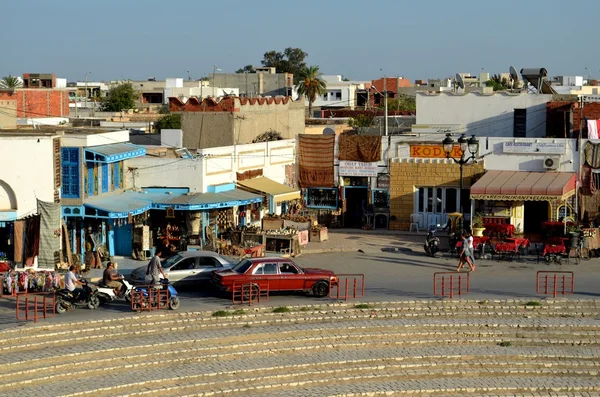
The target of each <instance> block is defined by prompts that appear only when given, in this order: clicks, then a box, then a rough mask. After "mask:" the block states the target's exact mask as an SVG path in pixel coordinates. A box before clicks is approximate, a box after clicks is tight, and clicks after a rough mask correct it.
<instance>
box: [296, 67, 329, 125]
mask: <svg viewBox="0 0 600 397" xmlns="http://www.w3.org/2000/svg"><path fill="white" fill-rule="evenodd" d="M320 75H321V73H319V67H318V66H315V65H313V66H305V67H304V68H302V69H300V70H299V72H298V77H299V81H298V83H297V85H296V89H297V90H298V94H300V95H304V96H306V98H307V99H308V115H309V117H312V104H313V102H314V101H315V100H316V99H317V96H320V95H323V94H325V93H326V92H327V83H325V81H324V80H323V79H321V77H320Z"/></svg>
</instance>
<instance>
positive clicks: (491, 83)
mask: <svg viewBox="0 0 600 397" xmlns="http://www.w3.org/2000/svg"><path fill="white" fill-rule="evenodd" d="M485 85H486V86H488V87H494V91H500V90H507V89H509V88H510V87H509V85H508V80H507V79H506V77H500V75H499V74H495V75H493V76H492V77H490V79H489V80H488V81H486V82H485Z"/></svg>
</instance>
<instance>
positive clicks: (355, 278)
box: [329, 274, 365, 301]
mask: <svg viewBox="0 0 600 397" xmlns="http://www.w3.org/2000/svg"><path fill="white" fill-rule="evenodd" d="M336 276H337V278H338V282H337V283H335V284H333V283H331V282H330V283H329V297H330V298H335V299H343V300H345V301H347V300H349V299H350V298H352V299H356V298H362V297H364V296H365V275H364V274H336ZM350 292H352V295H350Z"/></svg>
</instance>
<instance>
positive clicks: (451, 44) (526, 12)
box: [0, 0, 600, 81]
mask: <svg viewBox="0 0 600 397" xmlns="http://www.w3.org/2000/svg"><path fill="white" fill-rule="evenodd" d="M2 11H3V14H4V15H3V17H2V18H1V19H0V20H1V21H2V32H3V40H2V49H1V50H0V76H6V75H8V74H13V75H21V74H22V73H24V72H34V73H36V72H40V73H56V75H57V76H58V77H65V78H67V79H68V80H69V81H74V80H83V79H84V75H85V73H86V72H89V73H91V74H90V75H89V79H90V80H110V79H120V78H122V77H124V78H129V79H146V78H148V77H156V78H158V79H164V78H166V77H187V71H188V70H189V71H190V74H191V75H192V77H194V78H200V77H202V76H203V75H206V74H207V73H211V72H212V68H213V65H217V66H218V67H219V68H220V69H222V70H223V72H233V71H235V70H236V69H238V68H239V67H242V66H244V65H247V64H254V65H259V64H260V61H261V59H262V55H263V54H264V53H265V52H266V51H268V50H278V51H282V50H283V49H284V48H286V47H299V48H301V49H303V50H304V51H305V52H307V53H308V58H307V63H308V64H311V65H319V67H320V69H321V71H322V72H323V73H325V74H343V75H344V76H346V77H349V78H352V79H356V80H371V79H375V78H378V77H380V76H381V75H382V73H381V72H380V69H383V71H384V72H383V73H385V74H386V75H388V76H396V75H399V76H405V77H407V78H410V79H411V80H414V79H426V78H433V77H445V76H450V75H453V74H454V73H457V72H471V73H479V72H480V71H481V70H482V68H483V69H484V70H485V71H489V72H491V73H499V72H507V71H508V68H509V66H510V65H514V66H515V68H516V69H517V70H520V69H521V68H524V67H545V68H546V69H548V72H549V74H550V75H584V76H587V74H588V73H591V75H592V76H594V77H600V71H599V70H600V51H598V50H597V49H596V47H597V44H596V42H597V37H598V33H597V30H596V18H597V17H598V15H599V11H600V1H598V0H574V1H570V2H567V1H559V0H505V1H493V2H492V1H489V0H483V1H481V0H479V1H477V0H455V1H446V0H420V1H410V2H409V1H403V0H381V1H365V0H361V1H358V0H319V1H316V0H304V1H292V0H289V1H288V0H282V1H275V0H271V1H265V0H254V1H247V0H226V1H204V0H181V1H166V0H101V1H100V0H96V1H94V0H88V1H81V0H78V1H74V0H59V1H48V0H27V1H20V0H13V1H7V2H6V4H3V6H2ZM586 67H587V68H588V69H587V70H586V69H585V68H586Z"/></svg>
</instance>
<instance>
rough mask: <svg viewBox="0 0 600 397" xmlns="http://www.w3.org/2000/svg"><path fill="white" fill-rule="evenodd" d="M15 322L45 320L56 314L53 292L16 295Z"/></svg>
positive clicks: (20, 293)
mask: <svg viewBox="0 0 600 397" xmlns="http://www.w3.org/2000/svg"><path fill="white" fill-rule="evenodd" d="M15 301H16V314H17V320H19V321H29V320H33V322H34V323H37V322H38V320H39V319H46V318H49V317H52V316H54V315H55V314H56V294H55V293H54V292H35V293H27V292H19V293H17V294H16V299H15Z"/></svg>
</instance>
